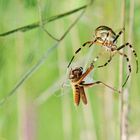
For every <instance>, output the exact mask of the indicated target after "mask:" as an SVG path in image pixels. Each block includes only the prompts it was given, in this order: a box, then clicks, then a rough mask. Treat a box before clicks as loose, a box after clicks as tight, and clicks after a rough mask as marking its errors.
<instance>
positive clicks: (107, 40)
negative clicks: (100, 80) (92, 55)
mask: <svg viewBox="0 0 140 140" xmlns="http://www.w3.org/2000/svg"><path fill="white" fill-rule="evenodd" d="M123 32H124V28H123V29H122V30H121V31H120V32H119V33H118V34H116V33H115V32H114V31H113V30H112V29H111V28H110V27H107V26H99V27H97V28H96V29H95V38H94V40H92V41H87V42H85V43H84V44H83V45H82V47H80V48H78V49H77V50H76V51H75V54H74V55H73V57H72V58H71V60H70V62H69V64H68V68H69V67H70V65H71V63H72V61H73V59H74V58H75V56H76V55H77V54H78V53H79V52H80V51H81V50H82V48H84V47H85V46H87V45H88V47H89V48H90V47H91V46H92V45H93V44H97V45H100V46H101V47H104V48H105V49H106V50H107V51H109V52H110V57H109V59H108V61H107V62H106V63H104V64H103V65H100V66H97V67H98V68H101V67H104V66H106V65H107V64H108V63H109V62H111V60H112V58H113V56H114V55H115V54H117V53H118V54H119V55H121V56H123V57H124V58H125V59H126V62H127V64H128V70H129V73H128V75H127V77H126V80H125V81H124V83H123V85H122V87H124V86H125V84H126V82H127V81H128V79H129V77H130V74H131V65H130V61H129V58H128V56H127V55H126V54H125V53H122V52H120V50H121V49H122V48H125V47H129V48H130V49H131V51H132V53H133V54H134V56H135V60H136V73H138V57H137V54H136V51H135V50H134V49H133V47H132V45H131V44H130V43H128V42H127V43H125V44H123V45H121V46H120V47H118V48H117V45H116V44H117V39H118V38H119V36H120V35H121V34H122V33H123ZM97 57H98V56H97Z"/></svg>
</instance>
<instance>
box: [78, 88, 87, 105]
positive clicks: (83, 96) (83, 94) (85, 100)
mask: <svg viewBox="0 0 140 140" xmlns="http://www.w3.org/2000/svg"><path fill="white" fill-rule="evenodd" d="M79 89H80V97H81V98H82V101H83V103H84V104H87V97H86V94H85V90H84V87H80V86H79Z"/></svg>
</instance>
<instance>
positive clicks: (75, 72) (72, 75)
mask: <svg viewBox="0 0 140 140" xmlns="http://www.w3.org/2000/svg"><path fill="white" fill-rule="evenodd" d="M82 73H83V68H82V67H76V68H75V69H71V70H70V72H69V79H70V80H71V81H77V80H78V79H79V78H80V77H81V75H82Z"/></svg>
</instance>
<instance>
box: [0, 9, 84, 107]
mask: <svg viewBox="0 0 140 140" xmlns="http://www.w3.org/2000/svg"><path fill="white" fill-rule="evenodd" d="M84 13H85V9H84V10H83V12H82V13H81V14H80V15H79V16H78V17H77V18H76V20H75V21H74V22H73V23H72V24H71V25H70V27H69V28H68V29H67V30H66V32H65V33H64V34H63V35H62V36H61V38H60V39H59V41H58V42H57V43H56V44H55V45H54V46H52V47H50V48H49V49H48V50H47V51H46V53H45V54H44V55H43V56H42V57H41V59H40V60H39V61H38V62H37V63H36V64H35V65H34V66H33V67H32V68H31V69H29V70H28V71H27V72H26V73H25V74H24V75H23V77H22V78H21V79H20V81H19V82H17V84H16V85H15V87H14V88H13V89H12V90H11V91H10V92H9V94H8V95H7V96H6V97H5V98H3V99H2V100H1V101H0V105H2V104H4V103H5V101H6V100H7V99H8V98H9V97H10V96H12V95H13V94H14V93H15V91H16V90H17V89H18V88H19V87H20V86H21V85H22V84H23V83H24V82H25V81H26V80H27V79H29V78H30V77H31V76H32V75H33V73H34V72H35V71H37V70H38V69H39V68H40V66H41V65H42V64H44V63H45V62H46V60H47V59H48V56H49V55H50V54H51V53H52V51H53V50H54V49H56V48H58V47H59V43H60V42H61V41H62V40H63V39H64V38H65V37H66V35H67V34H68V33H69V31H70V30H71V29H72V28H73V27H74V25H75V24H76V23H77V22H78V20H79V19H80V18H81V16H82V15H83V14H84Z"/></svg>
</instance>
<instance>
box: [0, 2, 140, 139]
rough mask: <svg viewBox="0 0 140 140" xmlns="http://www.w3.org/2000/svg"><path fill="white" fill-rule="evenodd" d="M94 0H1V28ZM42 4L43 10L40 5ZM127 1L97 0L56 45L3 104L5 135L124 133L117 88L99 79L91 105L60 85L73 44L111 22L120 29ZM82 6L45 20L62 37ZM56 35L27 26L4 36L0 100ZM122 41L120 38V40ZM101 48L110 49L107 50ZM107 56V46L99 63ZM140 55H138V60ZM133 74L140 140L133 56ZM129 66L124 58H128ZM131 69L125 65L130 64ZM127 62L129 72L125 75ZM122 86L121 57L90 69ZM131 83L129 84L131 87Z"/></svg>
mask: <svg viewBox="0 0 140 140" xmlns="http://www.w3.org/2000/svg"><path fill="white" fill-rule="evenodd" d="M86 3H88V1H86V0H85V1H83V0H76V1H75V0H71V1H70V2H68V1H65V0H61V2H60V1H57V0H53V1H52V0H47V1H46V0H40V1H39V0H38V1H36V0H11V1H10V0H0V18H1V22H0V34H1V33H4V32H7V31H10V30H12V29H16V28H18V27H22V26H25V25H28V24H31V23H34V22H36V21H39V20H40V15H41V17H42V19H45V18H49V17H52V16H54V15H58V14H61V13H65V12H68V11H70V10H73V9H76V8H78V7H80V6H83V5H85V4H86ZM129 8H130V2H129V0H126V34H125V35H126V40H128V29H129V28H128V26H129ZM39 9H40V10H39ZM120 11H121V0H113V1H111V0H108V1H102V0H98V1H97V0H95V1H94V2H93V4H92V5H90V6H89V7H88V8H87V10H86V12H85V13H84V15H83V16H82V17H81V18H80V19H79V21H78V22H77V24H76V25H75V26H74V27H73V28H72V30H71V31H70V32H69V33H68V35H67V36H66V37H65V38H64V39H63V40H62V41H61V42H60V44H59V47H57V48H55V49H53V51H52V52H51V53H50V54H49V56H48V59H47V60H46V61H45V63H43V64H42V65H40V66H39V68H38V70H36V71H35V72H34V73H32V74H31V75H30V77H29V78H28V79H27V80H26V81H25V82H24V83H23V84H22V85H21V86H20V87H19V88H18V89H17V91H16V92H15V93H14V94H13V95H12V96H11V97H10V98H9V99H8V100H7V101H6V102H5V103H4V104H3V105H1V106H0V140H11V139H13V140H46V139H48V140H54V139H57V140H63V139H66V140H79V139H80V140H85V139H87V140H93V139H94V140H118V139H119V129H120V126H119V114H120V113H119V107H120V106H119V105H120V101H119V95H118V94H117V93H116V94H113V92H112V91H111V90H110V89H107V88H106V87H103V86H95V87H94V88H90V89H87V90H86V93H87V96H88V105H86V106H84V105H82V103H81V104H80V105H79V107H75V106H74V104H73V97H72V89H71V88H70V85H69V81H68V80H67V81H66V83H67V84H68V85H69V86H65V87H64V88H63V89H62V87H61V85H62V83H63V82H64V81H65V79H66V70H67V65H68V62H69V61H70V58H71V57H72V55H73V53H74V51H75V50H76V49H77V48H78V47H79V46H80V45H81V44H82V43H84V42H86V41H87V40H90V39H92V38H93V34H94V29H95V28H96V27H98V26H100V25H107V26H109V27H111V28H112V29H113V30H114V31H116V32H118V31H120V29H121V26H120V15H121V12H120ZM80 12H81V11H79V12H76V13H75V14H72V15H70V16H67V17H64V18H61V19H58V20H56V21H54V22H51V23H48V24H46V25H45V26H44V27H45V28H46V29H47V31H48V32H49V33H51V34H52V35H53V36H55V37H56V38H60V37H61V36H62V35H63V33H64V32H65V31H66V30H67V28H68V27H69V26H70V25H71V24H72V22H74V20H75V19H76V18H77V17H78V15H79V14H80ZM139 13H140V1H139V0H135V9H134V29H133V35H132V36H133V42H131V43H132V44H133V46H134V48H135V50H136V52H137V54H138V57H139V56H140V55H139V52H140V48H139V46H140V39H139V36H140V26H139V25H140V16H139ZM55 43H56V41H55V40H54V39H52V38H51V37H50V36H48V35H47V34H46V32H44V31H43V30H42V28H41V27H39V28H36V29H34V30H31V31H27V32H16V33H13V34H10V35H8V36H4V37H0V66H1V68H0V99H1V100H2V99H3V98H5V97H7V96H8V94H9V93H10V91H11V90H12V89H13V88H14V87H15V84H16V83H18V81H20V80H21V78H22V76H23V75H24V74H25V73H26V72H27V71H29V70H30V69H31V68H32V67H33V66H34V65H36V64H37V63H38V61H40V59H41V58H42V57H43V56H44V54H45V53H46V51H47V50H48V49H49V48H50V47H52V46H54V44H55ZM119 44H120V42H119V41H118V45H119ZM99 50H101V48H100V47H92V48H91V49H85V50H83V51H82V52H81V53H80V54H79V55H78V56H77V57H76V59H75V60H74V65H78V66H79V65H82V66H83V65H84V66H85V67H86V66H88V65H89V64H90V62H91V61H92V59H93V58H95V57H96V56H97V54H98V52H99ZM103 52H105V51H104V49H103ZM107 58H108V53H107V52H105V53H104V54H103V56H102V58H101V59H100V61H99V62H98V63H97V64H99V63H100V64H103V63H104V62H105V60H107ZM139 61H140V60H139ZM131 64H132V75H131V86H130V87H128V90H129V92H130V96H129V98H130V99H129V102H130V110H129V126H128V127H129V137H130V140H139V139H140V127H139V126H140V123H139V116H140V110H139V106H140V94H139V92H140V89H139V87H138V86H139V82H140V73H138V74H135V61H134V57H133V56H132V62H131ZM125 66H126V65H125ZM124 68H125V67H124ZM126 72H127V70H126V68H125V69H124V77H123V79H125V77H126ZM91 78H93V79H94V80H101V81H104V82H105V83H107V84H109V85H111V86H114V87H116V88H118V81H119V80H118V79H119V57H118V56H116V57H115V58H114V59H113V61H112V62H111V63H110V64H109V65H108V66H107V67H105V68H102V69H98V70H97V69H95V70H94V72H93V73H92V75H91ZM126 87H127V86H126Z"/></svg>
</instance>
